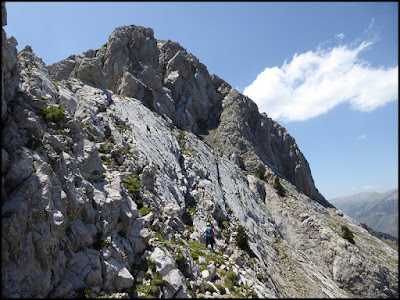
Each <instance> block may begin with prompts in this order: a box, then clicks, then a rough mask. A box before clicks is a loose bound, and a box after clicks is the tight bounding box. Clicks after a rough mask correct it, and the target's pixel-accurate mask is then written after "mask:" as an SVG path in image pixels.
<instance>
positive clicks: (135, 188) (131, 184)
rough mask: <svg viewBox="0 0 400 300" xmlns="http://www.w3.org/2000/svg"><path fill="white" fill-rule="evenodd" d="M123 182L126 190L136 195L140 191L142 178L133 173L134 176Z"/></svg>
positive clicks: (122, 180)
mask: <svg viewBox="0 0 400 300" xmlns="http://www.w3.org/2000/svg"><path fill="white" fill-rule="evenodd" d="M121 182H122V183H123V184H125V186H126V188H127V189H128V191H129V192H130V193H131V194H134V195H135V194H136V193H138V192H139V191H140V178H139V175H137V174H135V173H133V174H132V176H128V177H127V178H122V179H121Z"/></svg>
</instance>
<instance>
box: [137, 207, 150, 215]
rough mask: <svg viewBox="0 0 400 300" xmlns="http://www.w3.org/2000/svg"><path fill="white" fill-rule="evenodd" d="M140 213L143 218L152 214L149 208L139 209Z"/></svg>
mask: <svg viewBox="0 0 400 300" xmlns="http://www.w3.org/2000/svg"><path fill="white" fill-rule="evenodd" d="M139 213H141V214H142V216H147V215H148V214H149V213H150V209H149V208H148V207H147V206H143V207H142V208H141V209H139Z"/></svg>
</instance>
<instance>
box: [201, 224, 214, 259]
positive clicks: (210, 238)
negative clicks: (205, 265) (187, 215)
mask: <svg viewBox="0 0 400 300" xmlns="http://www.w3.org/2000/svg"><path fill="white" fill-rule="evenodd" d="M204 234H205V235H206V247H208V244H210V245H211V252H214V243H215V240H214V228H212V227H211V224H210V222H207V227H206V230H204V232H203V233H202V234H200V237H202V236H203V235H204Z"/></svg>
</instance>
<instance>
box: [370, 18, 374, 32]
mask: <svg viewBox="0 0 400 300" xmlns="http://www.w3.org/2000/svg"><path fill="white" fill-rule="evenodd" d="M374 22H375V18H372V19H371V22H370V23H369V26H368V29H369V30H371V29H372V27H373V26H374Z"/></svg>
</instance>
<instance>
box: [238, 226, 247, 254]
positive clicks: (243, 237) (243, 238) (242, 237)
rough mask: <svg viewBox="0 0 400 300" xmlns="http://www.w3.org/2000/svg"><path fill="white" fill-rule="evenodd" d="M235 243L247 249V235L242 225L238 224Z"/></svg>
mask: <svg viewBox="0 0 400 300" xmlns="http://www.w3.org/2000/svg"><path fill="white" fill-rule="evenodd" d="M236 243H237V245H238V247H239V248H240V249H243V250H247V249H249V242H248V236H247V233H246V232H245V230H244V228H243V226H242V225H239V227H238V229H237V236H236Z"/></svg>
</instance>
